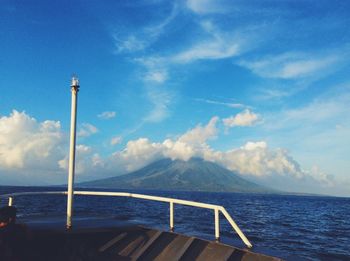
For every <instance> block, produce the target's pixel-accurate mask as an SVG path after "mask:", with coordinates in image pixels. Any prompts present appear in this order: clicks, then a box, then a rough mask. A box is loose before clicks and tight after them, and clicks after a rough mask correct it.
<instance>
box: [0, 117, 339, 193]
mask: <svg viewBox="0 0 350 261" xmlns="http://www.w3.org/2000/svg"><path fill="white" fill-rule="evenodd" d="M218 123H220V120H219V118H218V117H213V118H212V119H211V120H210V121H209V122H208V123H207V124H206V125H201V124H199V125H197V126H196V127H195V128H193V129H190V130H188V131H187V132H186V133H184V134H182V135H180V136H179V137H178V138H176V139H169V138H168V139H166V140H164V141H163V142H151V141H150V140H149V139H146V138H140V139H137V140H131V141H129V142H128V143H127V145H126V147H125V148H124V149H123V150H121V151H117V152H115V153H114V154H113V155H112V156H111V157H108V158H102V157H101V156H100V155H99V154H98V153H96V152H95V151H94V149H93V148H92V147H90V146H87V145H85V144H79V145H77V157H76V173H77V174H78V178H79V179H80V180H82V179H85V180H86V179H96V178H103V177H106V176H114V175H117V174H124V173H127V172H130V171H133V170H136V169H139V168H141V167H143V166H145V165H147V164H149V163H151V162H153V161H155V160H158V159H161V158H164V157H168V158H171V159H173V160H175V159H181V160H188V159H190V158H191V157H201V158H204V159H205V160H208V161H212V162H216V163H218V164H220V165H223V166H224V167H226V168H228V169H230V170H233V171H236V172H238V173H240V174H241V175H245V176H247V177H250V178H256V179H265V180H266V179H269V182H271V181H273V180H274V179H275V178H278V177H279V178H286V179H288V180H294V181H295V182H304V181H305V180H308V182H309V181H310V182H316V184H320V185H322V186H326V187H332V186H334V185H335V184H336V182H335V181H334V179H333V177H332V176H331V175H328V174H326V173H324V172H322V171H320V169H319V168H318V167H313V168H311V170H309V171H307V170H303V169H302V168H301V167H300V165H299V164H298V163H297V162H296V161H295V160H294V159H293V158H292V157H291V156H290V155H289V153H288V152H287V151H286V150H283V149H271V148H269V146H268V144H267V142H266V141H258V142H252V141H251V142H247V143H246V144H245V145H243V146H242V147H240V148H235V149H231V150H228V151H219V150H215V149H213V148H211V147H210V145H209V144H208V141H210V140H211V139H213V138H215V137H216V136H217V135H218V127H217V124H218ZM60 128H61V127H60V124H59V122H55V121H43V122H37V121H36V120H35V119H34V118H31V117H30V116H28V115H27V114H25V113H24V112H22V113H19V112H17V111H13V112H12V113H11V115H10V116H8V117H6V116H5V117H1V118H0V169H1V171H2V176H1V180H2V183H3V184H6V182H10V181H11V180H12V182H16V180H17V181H18V183H17V182H16V183H17V184H21V182H23V183H24V184H33V182H38V181H39V183H37V184H43V183H45V181H46V183H49V182H48V181H51V182H52V183H62V182H64V180H65V178H66V176H65V175H63V174H65V173H66V171H67V166H68V155H67V152H68V146H67V145H68V139H67V138H66V137H65V135H63V133H62V131H61V129H60ZM115 138H116V140H118V138H119V137H115ZM24 170H25V171H24ZM13 184H14V183H13ZM271 184H272V183H271Z"/></svg>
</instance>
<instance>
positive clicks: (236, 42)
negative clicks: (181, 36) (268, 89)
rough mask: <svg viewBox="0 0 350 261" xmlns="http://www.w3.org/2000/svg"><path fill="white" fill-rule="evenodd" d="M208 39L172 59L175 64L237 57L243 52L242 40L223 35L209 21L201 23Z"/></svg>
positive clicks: (233, 35)
mask: <svg viewBox="0 0 350 261" xmlns="http://www.w3.org/2000/svg"><path fill="white" fill-rule="evenodd" d="M200 26H201V28H202V29H203V30H204V31H205V32H206V33H207V34H208V38H206V39H201V40H200V41H198V42H197V43H196V44H194V45H193V46H191V47H190V48H188V49H185V50H183V51H181V52H179V53H177V54H174V55H173V56H172V58H171V60H172V62H174V63H191V62H195V61H197V60H216V59H225V58H229V57H233V56H236V55H238V54H239V53H240V51H241V46H242V39H240V38H239V37H237V35H236V34H233V33H232V34H227V33H225V34H224V33H222V32H221V31H220V30H219V29H218V28H216V26H215V25H214V24H213V23H212V22H211V21H208V20H205V21H202V22H201V23H200Z"/></svg>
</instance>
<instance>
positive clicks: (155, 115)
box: [143, 86, 172, 122]
mask: <svg viewBox="0 0 350 261" xmlns="http://www.w3.org/2000/svg"><path fill="white" fill-rule="evenodd" d="M147 97H148V99H149V101H150V102H151V104H152V105H153V108H152V109H151V110H150V111H149V112H148V114H147V115H146V116H145V117H144V118H143V122H160V121H162V120H164V119H166V118H167V117H168V115H169V106H170V104H171V100H172V95H171V94H170V93H169V92H167V90H166V89H165V88H162V89H159V88H157V87H153V86H150V87H149V88H148V89H147Z"/></svg>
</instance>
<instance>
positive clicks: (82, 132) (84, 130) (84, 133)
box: [77, 123, 98, 137]
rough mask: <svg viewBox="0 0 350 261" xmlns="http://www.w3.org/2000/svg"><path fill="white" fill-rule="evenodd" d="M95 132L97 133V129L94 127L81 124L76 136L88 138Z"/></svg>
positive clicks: (88, 124)
mask: <svg viewBox="0 0 350 261" xmlns="http://www.w3.org/2000/svg"><path fill="white" fill-rule="evenodd" d="M97 132H98V129H97V128H96V127H95V126H94V125H92V124H90V123H83V124H81V127H80V129H79V131H78V133H77V136H78V137H89V136H91V135H93V134H95V133H97Z"/></svg>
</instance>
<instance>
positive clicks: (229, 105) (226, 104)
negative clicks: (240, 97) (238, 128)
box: [196, 99, 248, 108]
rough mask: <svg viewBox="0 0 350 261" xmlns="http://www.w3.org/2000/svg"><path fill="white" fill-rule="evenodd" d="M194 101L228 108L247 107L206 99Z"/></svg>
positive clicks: (240, 104)
mask: <svg viewBox="0 0 350 261" xmlns="http://www.w3.org/2000/svg"><path fill="white" fill-rule="evenodd" d="M196 101H199V102H204V103H208V104H215V105H223V106H226V107H229V108H245V107H248V106H245V105H244V104H242V103H232V102H220V101H214V100H208V99H196Z"/></svg>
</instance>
